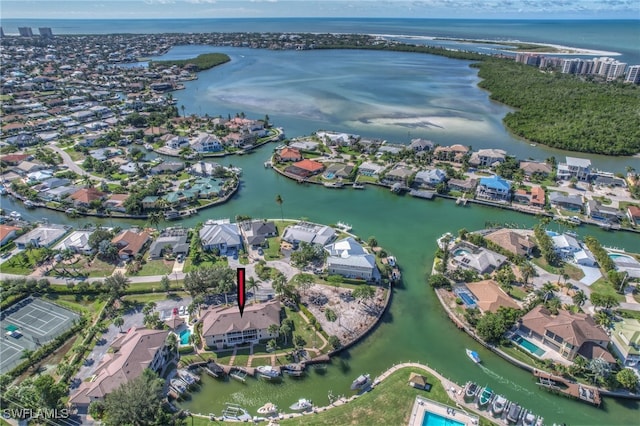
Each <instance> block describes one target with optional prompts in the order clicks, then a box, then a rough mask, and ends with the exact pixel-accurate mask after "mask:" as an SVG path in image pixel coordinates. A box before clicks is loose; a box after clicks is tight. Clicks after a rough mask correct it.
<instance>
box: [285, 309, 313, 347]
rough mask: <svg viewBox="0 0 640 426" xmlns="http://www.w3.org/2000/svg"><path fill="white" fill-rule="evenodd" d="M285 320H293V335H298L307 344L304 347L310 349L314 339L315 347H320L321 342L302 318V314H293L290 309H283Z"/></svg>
mask: <svg viewBox="0 0 640 426" xmlns="http://www.w3.org/2000/svg"><path fill="white" fill-rule="evenodd" d="M285 312H286V315H287V318H291V320H293V334H299V335H300V336H302V338H303V339H304V340H305V341H306V342H307V343H306V345H305V347H312V346H313V343H314V338H315V344H316V347H320V346H322V340H320V338H319V337H317V335H316V333H315V331H314V330H312V329H311V326H310V325H309V324H307V322H306V321H305V320H304V319H303V318H302V315H304V314H302V313H298V312H293V311H292V310H291V309H289V308H287V307H285ZM289 340H291V339H289Z"/></svg>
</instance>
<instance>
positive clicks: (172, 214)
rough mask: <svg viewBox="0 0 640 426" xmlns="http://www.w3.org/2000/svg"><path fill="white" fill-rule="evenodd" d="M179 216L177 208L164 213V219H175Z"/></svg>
mask: <svg viewBox="0 0 640 426" xmlns="http://www.w3.org/2000/svg"><path fill="white" fill-rule="evenodd" d="M179 218H180V212H179V211H177V210H169V211H167V212H165V213H164V219H165V220H176V219H179Z"/></svg>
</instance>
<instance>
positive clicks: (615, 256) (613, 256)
mask: <svg viewBox="0 0 640 426" xmlns="http://www.w3.org/2000/svg"><path fill="white" fill-rule="evenodd" d="M609 257H610V258H611V259H613V260H616V259H620V260H623V259H624V260H631V261H634V260H635V259H634V258H633V257H631V256H627V255H626V254H620V253H609Z"/></svg>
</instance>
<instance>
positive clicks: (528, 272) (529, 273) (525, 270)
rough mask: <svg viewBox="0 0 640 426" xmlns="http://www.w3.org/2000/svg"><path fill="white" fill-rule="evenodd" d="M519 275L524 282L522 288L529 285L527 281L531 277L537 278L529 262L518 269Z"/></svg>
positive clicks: (534, 269)
mask: <svg viewBox="0 0 640 426" xmlns="http://www.w3.org/2000/svg"><path fill="white" fill-rule="evenodd" d="M520 273H521V274H522V281H523V282H524V286H525V287H526V286H528V285H529V279H530V278H533V277H537V276H538V273H537V272H536V268H534V267H533V265H532V264H531V263H529V262H525V263H524V264H523V265H522V266H521V267H520Z"/></svg>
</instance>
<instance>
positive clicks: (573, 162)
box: [567, 157, 591, 169]
mask: <svg viewBox="0 0 640 426" xmlns="http://www.w3.org/2000/svg"><path fill="white" fill-rule="evenodd" d="M567 166H575V167H581V168H584V169H587V168H589V167H591V160H588V159H586V158H576V157H567Z"/></svg>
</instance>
